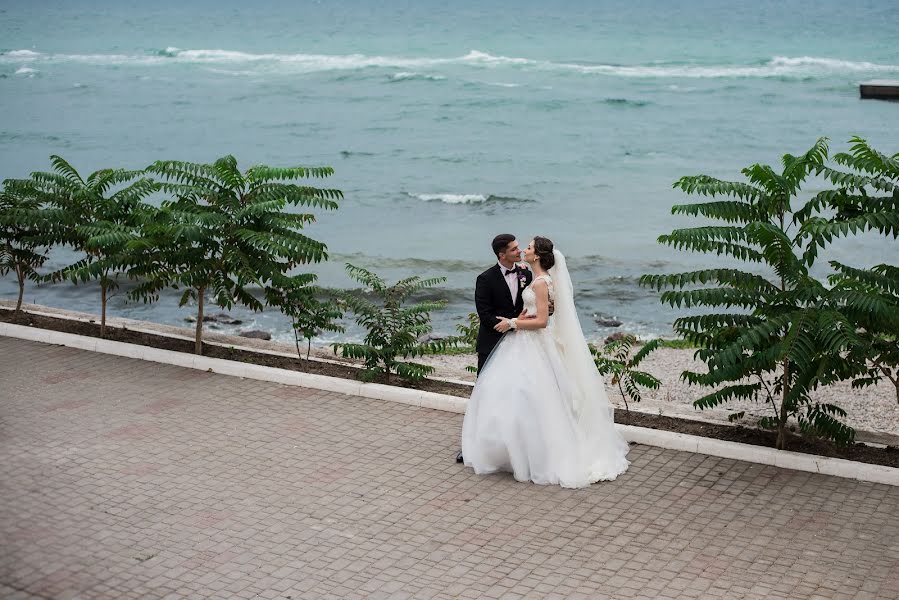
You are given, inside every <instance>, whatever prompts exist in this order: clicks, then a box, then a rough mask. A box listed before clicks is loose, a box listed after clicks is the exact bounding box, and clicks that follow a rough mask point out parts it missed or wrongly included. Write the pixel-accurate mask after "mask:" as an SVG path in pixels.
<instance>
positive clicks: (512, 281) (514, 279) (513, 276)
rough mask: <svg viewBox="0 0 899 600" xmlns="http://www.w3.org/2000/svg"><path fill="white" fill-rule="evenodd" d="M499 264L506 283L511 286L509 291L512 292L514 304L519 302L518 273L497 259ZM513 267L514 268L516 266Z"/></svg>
mask: <svg viewBox="0 0 899 600" xmlns="http://www.w3.org/2000/svg"><path fill="white" fill-rule="evenodd" d="M497 264H498V265H499V268H500V272H502V274H503V278H504V279H505V280H506V285H508V286H509V293H510V294H512V304H515V303H516V302H518V273H513V272H511V271H510V270H509V269H507V268H506V267H504V266H503V264H502V263H501V262H499V261H497ZM512 268H513V269H514V268H515V267H512Z"/></svg>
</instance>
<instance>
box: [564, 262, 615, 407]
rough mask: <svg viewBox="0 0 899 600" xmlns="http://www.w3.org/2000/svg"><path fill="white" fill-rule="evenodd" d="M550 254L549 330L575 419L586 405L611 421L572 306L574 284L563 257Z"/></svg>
mask: <svg viewBox="0 0 899 600" xmlns="http://www.w3.org/2000/svg"><path fill="white" fill-rule="evenodd" d="M553 257H554V258H555V259H556V263H555V265H554V266H553V267H552V268H551V269H550V270H549V274H550V276H551V277H552V280H553V287H554V289H555V313H554V314H553V325H552V332H553V337H554V338H555V341H556V345H557V346H558V348H559V352H560V354H561V355H562V359H563V361H564V364H565V367H566V369H567V370H568V373H569V374H570V376H571V383H572V384H573V385H572V387H573V388H574V390H575V393H574V397H573V398H572V401H571V402H572V409H573V411H574V413H575V415H576V416H577V417H578V419H579V420H580V419H581V417H582V415H583V413H584V409H585V408H587V407H588V406H589V408H591V409H593V410H591V412H597V413H602V414H603V415H604V416H605V417H606V418H608V420H609V421H610V422H613V421H614V418H615V412H614V409H613V408H612V405H611V404H610V403H609V397H608V396H607V395H606V390H605V382H603V380H602V376H601V375H600V374H599V372H598V371H597V370H596V364H595V363H594V362H593V356H592V355H591V354H590V349H589V348H588V347H587V340H586V339H585V338H584V330H583V329H582V328H581V322H580V319H578V316H577V310H576V308H575V306H574V287H573V286H572V284H571V275H569V273H568V266H567V265H566V263H565V256H564V255H563V254H562V253H561V252H559V251H558V250H553ZM588 403H589V405H588Z"/></svg>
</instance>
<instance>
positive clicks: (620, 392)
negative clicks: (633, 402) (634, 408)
mask: <svg viewBox="0 0 899 600" xmlns="http://www.w3.org/2000/svg"><path fill="white" fill-rule="evenodd" d="M618 393H619V394H621V399H622V400H624V410H626V411H627V412H628V413H630V412H631V407H630V406H628V405H627V396H625V395H624V389H622V387H621V380H620V379H619V380H618Z"/></svg>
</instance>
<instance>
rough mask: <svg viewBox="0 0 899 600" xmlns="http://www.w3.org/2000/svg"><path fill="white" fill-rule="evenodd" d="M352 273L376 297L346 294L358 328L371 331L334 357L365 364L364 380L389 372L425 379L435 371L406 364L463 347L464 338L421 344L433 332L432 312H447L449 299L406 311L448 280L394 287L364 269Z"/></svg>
mask: <svg viewBox="0 0 899 600" xmlns="http://www.w3.org/2000/svg"><path fill="white" fill-rule="evenodd" d="M346 270H347V274H348V275H349V276H350V277H351V278H352V279H354V280H355V281H358V282H359V283H361V284H362V285H363V286H365V292H366V293H367V294H369V295H372V296H374V297H375V298H376V301H374V302H373V301H370V300H368V299H366V298H365V297H364V296H363V295H362V294H358V293H352V292H343V293H342V294H341V299H342V302H343V304H344V305H345V306H346V307H347V308H348V309H349V310H350V311H352V312H353V313H354V314H355V316H356V323H357V324H358V325H359V326H360V327H362V328H363V329H365V331H366V335H365V338H364V340H363V343H361V344H354V343H339V344H334V345H333V348H334V352H340V353H341V355H342V356H344V357H346V358H355V359H361V360H363V361H364V362H365V371H364V377H365V378H366V379H368V380H371V379H373V378H375V377H376V376H377V375H379V374H381V373H383V374H384V375H385V376H386V377H387V379H388V380H389V379H390V375H391V374H393V373H395V374H397V375H399V376H400V377H402V378H404V379H409V380H413V381H415V380H420V379H422V378H424V377H426V376H427V375H429V374H430V373H432V372H433V371H434V367H430V366H428V365H424V364H421V363H416V362H410V361H405V360H401V359H407V358H415V357H417V356H422V355H425V354H439V353H441V352H444V351H445V350H446V349H447V348H448V347H451V346H456V345H458V344H460V343H462V340H461V338H458V337H449V338H445V339H441V340H432V341H427V342H420V341H419V338H421V337H422V336H426V335H428V334H430V333H431V331H432V328H431V311H434V310H438V309H441V308H443V307H444V306H445V305H446V302H445V301H443V300H440V301H432V302H418V303H415V304H412V305H411V306H404V304H405V302H406V301H407V300H409V299H410V297H411V296H412V295H413V294H415V293H416V292H418V291H420V290H423V289H426V288H431V287H433V286H435V285H438V284H440V283H443V282H444V281H446V278H445V277H435V278H430V279H422V278H420V277H417V276H414V277H407V278H406V279H402V280H400V281H398V282H396V283H394V284H393V285H388V284H387V283H386V282H385V281H384V280H383V279H382V278H381V277H379V276H378V275H376V274H375V273H372V272H371V271H368V270H366V269H363V268H361V267H356V266H353V265H351V264H349V263H347V265H346Z"/></svg>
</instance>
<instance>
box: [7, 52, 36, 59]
mask: <svg viewBox="0 0 899 600" xmlns="http://www.w3.org/2000/svg"><path fill="white" fill-rule="evenodd" d="M3 56H8V57H9V58H13V59H18V60H34V59H36V58H40V57H41V53H40V52H35V51H33V50H12V51H10V52H6V53H4V54H3Z"/></svg>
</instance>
